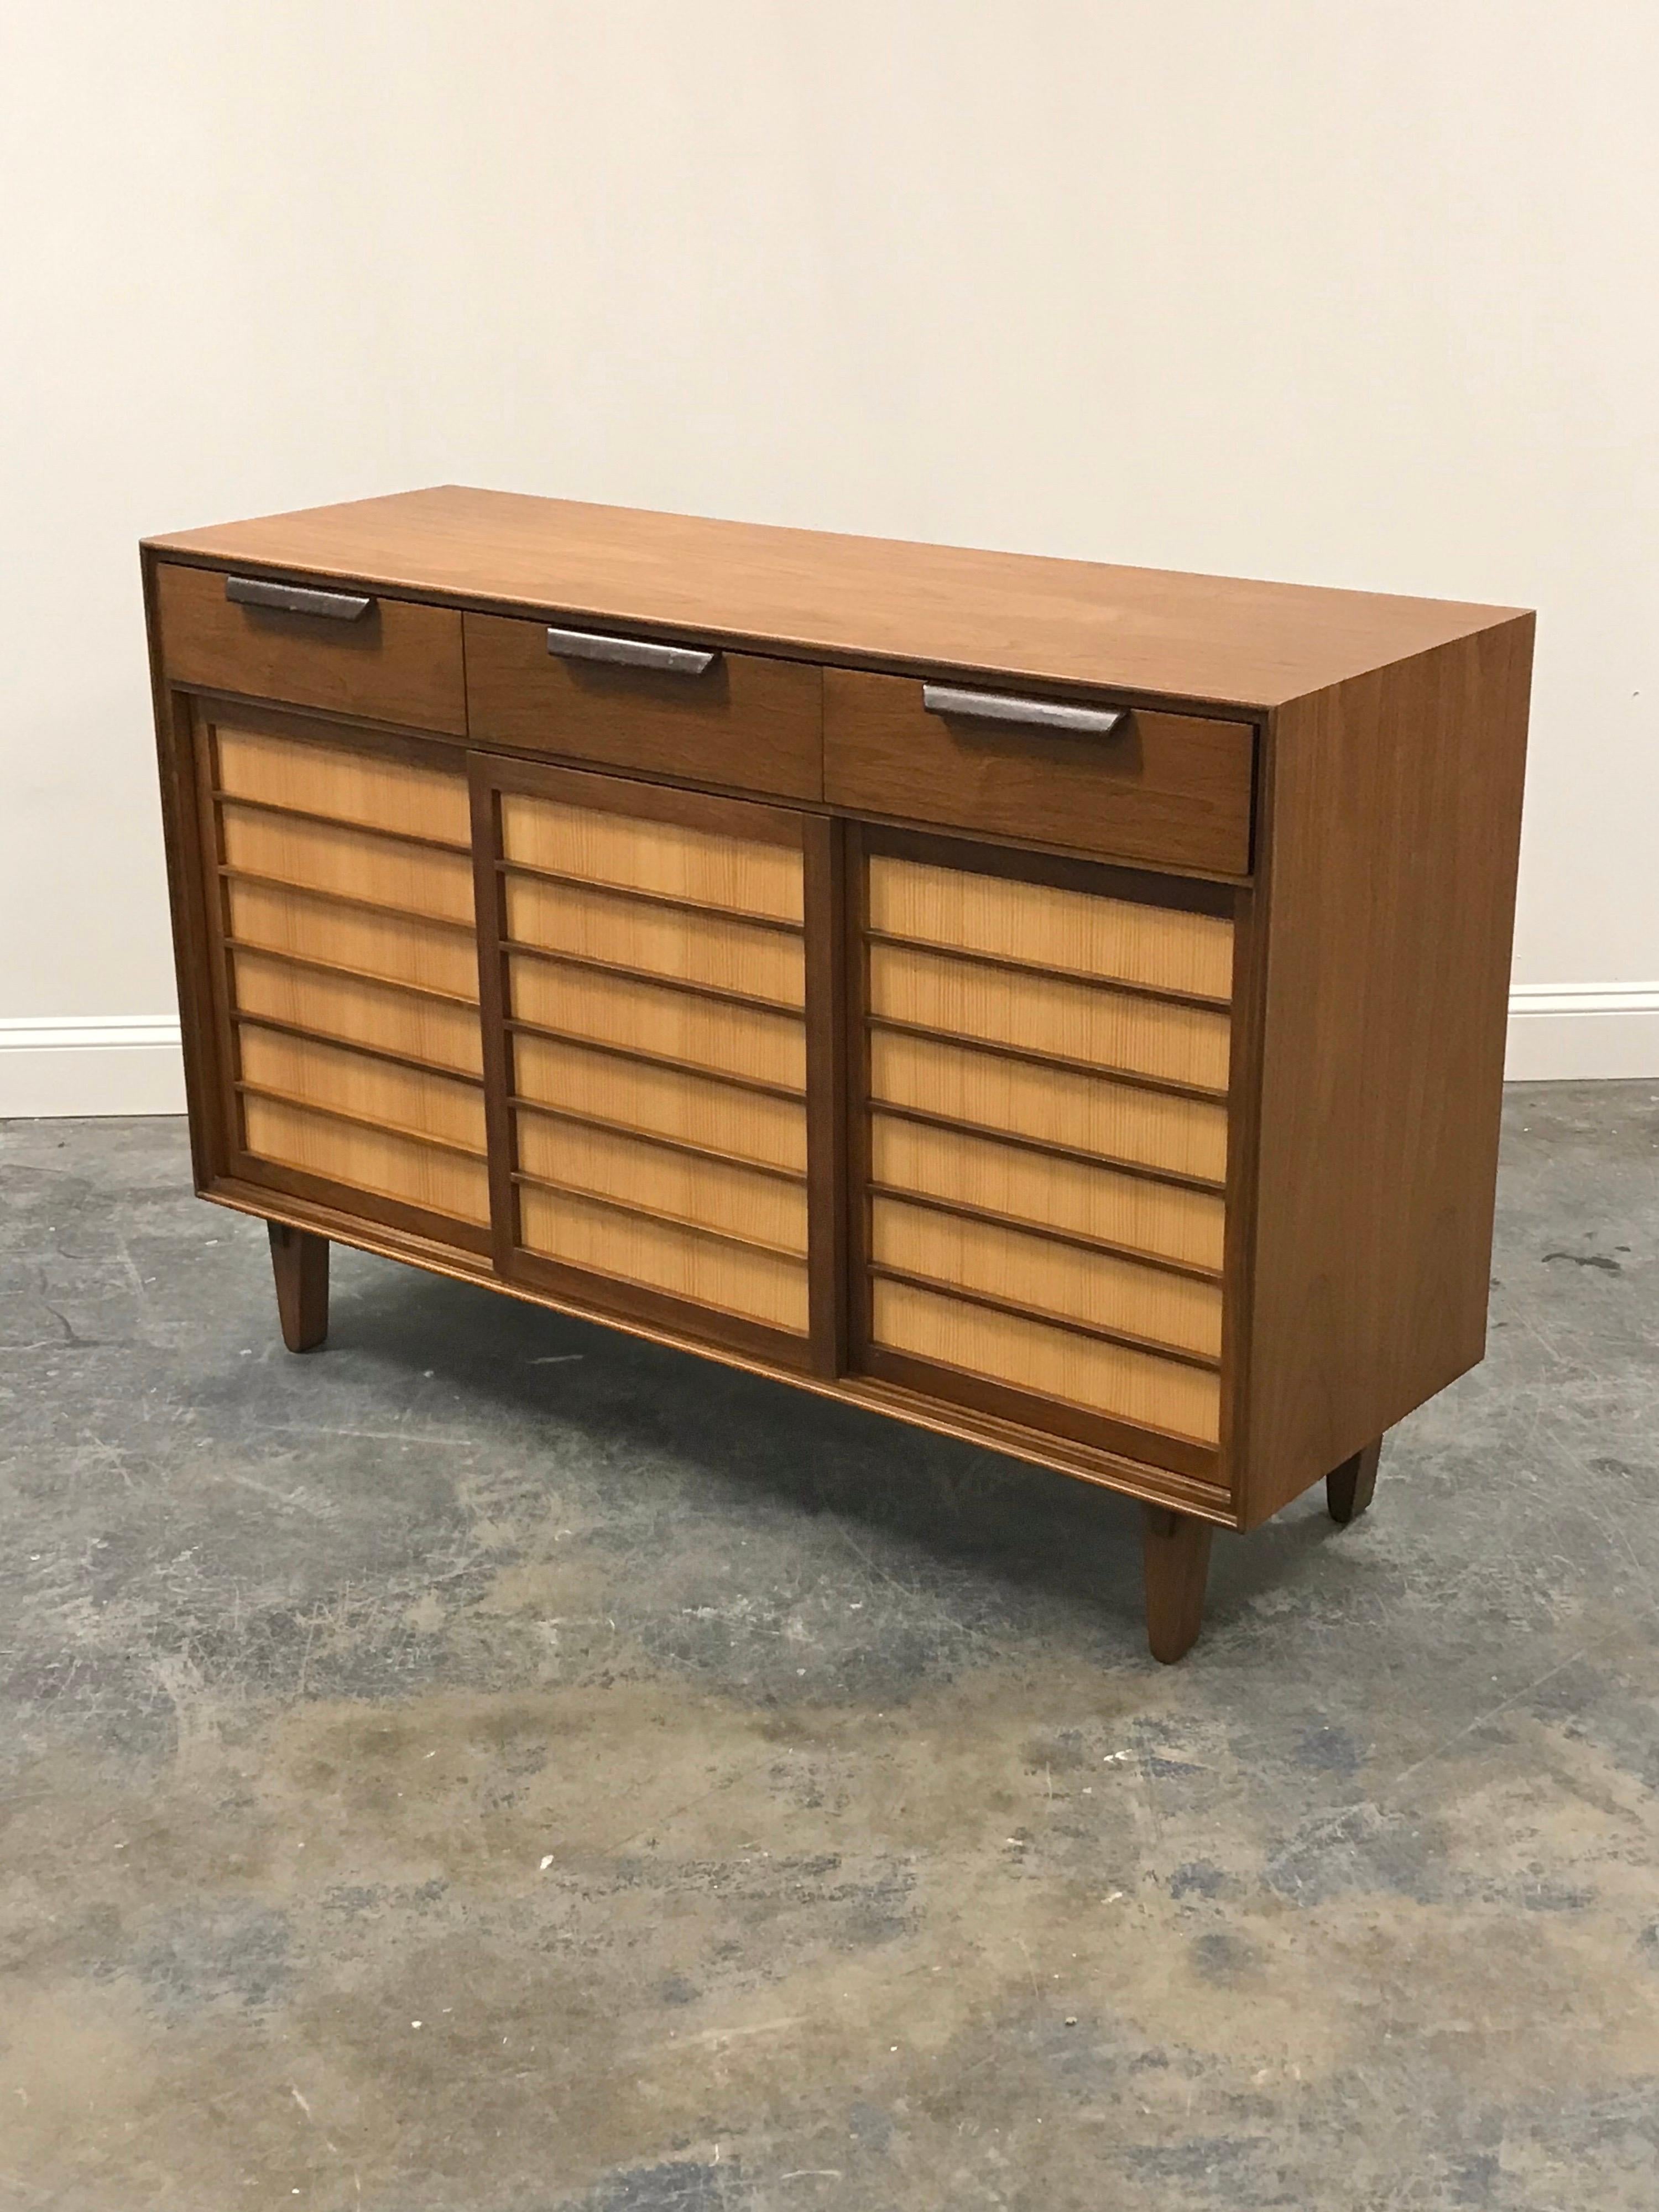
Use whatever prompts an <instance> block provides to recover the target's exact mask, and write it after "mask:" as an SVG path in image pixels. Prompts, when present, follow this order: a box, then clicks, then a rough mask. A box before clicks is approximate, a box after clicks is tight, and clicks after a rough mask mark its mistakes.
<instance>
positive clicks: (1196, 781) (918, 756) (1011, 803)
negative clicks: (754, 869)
mask: <svg viewBox="0 0 1659 2212" xmlns="http://www.w3.org/2000/svg"><path fill="white" fill-rule="evenodd" d="M924 688H925V687H924V686H923V685H922V684H920V683H917V682H915V681H913V680H912V679H911V678H908V677H900V676H868V675H865V674H863V673H861V672H860V671H856V670H848V669H836V668H832V669H827V670H826V671H824V693H823V792H824V797H825V798H826V799H828V800H829V803H830V804H831V805H835V806H845V807H849V808H854V809H856V810H857V811H860V812H867V813H872V814H889V815H897V816H900V817H904V818H907V819H909V820H912V821H916V822H933V823H940V824H943V825H945V826H947V827H949V828H951V829H965V830H969V831H980V832H986V833H989V834H992V835H994V836H1004V837H1020V838H1029V839H1030V840H1031V841H1032V842H1035V843H1038V844H1048V845H1065V846H1069V847H1070V848H1072V849H1073V850H1074V851H1079V852H1088V853H1098V854H1102V855H1103V857H1109V858H1111V859H1114V860H1133V861H1141V862H1147V861H1150V862H1152V863H1153V864H1154V865H1156V866H1164V867H1171V868H1191V869H1194V870H1197V871H1199V872H1202V873H1212V874H1216V875H1227V876H1243V875H1247V874H1248V873H1249V866H1250V804H1251V793H1252V787H1253V783H1254V768H1255V732H1254V731H1253V730H1252V729H1251V727H1250V726H1249V725H1248V724H1247V723H1243V722H1222V721H1209V720H1200V719H1198V718H1196V717H1194V716H1192V715H1188V714H1152V713H1149V712H1146V711H1145V710H1143V709H1141V708H1133V709H1130V710H1128V711H1127V712H1125V713H1124V714H1121V716H1120V717H1119V718H1118V719H1117V720H1116V722H1115V726H1114V727H1113V728H1111V729H1110V731H1109V732H1100V731H1088V730H1084V731H1078V730H1064V729H1054V728H1050V727H1045V726H1042V724H1041V723H1040V722H1037V721H1036V720H1033V721H1031V722H1030V723H1022V722H1020V721H1018V720H1004V719H1000V718H999V719H996V720H992V719H988V718H986V717H983V716H981V715H980V714H962V713H957V712H948V711H947V712H943V713H936V712H931V711H930V710H929V709H928V708H927V705H926V704H925V703H924V700H923V691H924ZM926 688H933V687H926ZM973 696H978V697H981V698H982V697H985V696H993V697H995V696H998V695H984V694H980V695H973ZM1032 703H1033V705H1036V706H1039V707H1048V706H1051V705H1053V704H1055V703H1059V702H1049V701H1035V700H1034V701H1033V702H1032ZM1100 719H1104V717H1101V718H1100Z"/></svg>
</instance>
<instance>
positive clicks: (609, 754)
mask: <svg viewBox="0 0 1659 2212" xmlns="http://www.w3.org/2000/svg"><path fill="white" fill-rule="evenodd" d="M465 635H466V695H467V708H468V712H469V714H470V715H471V729H472V737H473V741H474V742H475V744H501V745H513V746H515V747H518V748H520V750H527V751H528V750H533V751H536V752H545V753H551V754H556V755H559V756H561V757H563V758H565V759H568V760H578V761H592V762H596V763H599V764H600V765H602V766H604V767H606V768H614V769H634V770H636V771H639V772H641V773H643V774H645V775H671V776H675V777H683V778H684V779H685V780H686V781H688V782H694V783H715V784H725V785H728V786H731V787H733V788H735V789H738V790H743V791H757V792H764V793H769V794H775V795H776V796H778V797H780V798H784V799H819V798H821V797H822V796H823V697H822V677H821V673H820V671H819V670H817V668H815V667H811V666H809V665H806V664H805V663H803V662H799V661H792V660H766V659H761V658H760V657H759V656H757V655H756V654H754V653H714V654H712V655H711V656H709V657H708V665H707V666H705V667H702V668H697V667H696V666H694V665H690V664H692V663H695V662H696V660H698V659H701V658H702V656H701V655H699V654H696V653H689V652H688V653H682V654H681V655H680V657H681V659H682V660H683V661H684V663H685V664H687V665H683V666H681V667H679V668H673V667H669V668H661V667H652V666H649V665H637V664H635V665H630V664H629V663H628V662H626V661H617V660H611V659H586V658H584V657H582V652H583V647H584V646H585V644H586V642H587V641H586V639H584V638H583V636H582V635H580V634H578V633H574V632H570V631H560V632H554V633H551V635H554V636H555V637H556V638H557V639H560V640H562V641H563V649H562V650H560V651H557V652H555V651H553V650H551V649H550V646H549V642H548V641H549V636H550V631H549V628H548V625H547V624H546V623H539V622H519V621H515V620H513V619H510V618H507V617H501V616H497V615H473V614H469V615H468V616H467V617H465ZM595 642H598V641H595ZM645 642H646V641H636V640H631V639H628V638H617V639H615V640H611V639H606V640H605V641H604V643H605V645H615V646H617V647H621V648H623V650H626V649H628V648H629V647H638V646H639V645H641V643H645ZM646 650H647V653H649V652H651V651H653V650H656V651H660V648H653V647H650V646H649V644H648V643H647V644H646Z"/></svg>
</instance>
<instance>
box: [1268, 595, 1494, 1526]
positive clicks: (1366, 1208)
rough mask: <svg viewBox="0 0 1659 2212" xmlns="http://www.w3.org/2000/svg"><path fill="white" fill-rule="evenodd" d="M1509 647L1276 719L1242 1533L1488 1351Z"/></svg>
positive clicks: (1423, 660)
mask: <svg viewBox="0 0 1659 2212" xmlns="http://www.w3.org/2000/svg"><path fill="white" fill-rule="evenodd" d="M1532 641H1533V617H1531V616H1530V615H1525V616H1522V617H1517V618H1516V619H1515V620H1514V621H1511V622H1507V623H1501V624H1498V625H1495V626H1494V627H1493V628H1492V629H1486V630H1484V631H1481V632H1480V633H1479V634H1478V635H1475V636H1474V637H1469V638H1465V639H1462V640H1459V641H1457V642H1455V643H1454V644H1451V645H1448V646H1444V647H1440V648H1439V649H1438V650H1437V651H1435V652H1432V653H1425V654H1424V655H1422V656H1421V657H1420V658H1419V659H1414V660H1411V661H1406V662H1401V663H1399V664H1397V665H1395V666H1394V667H1392V668H1388V669H1383V670H1380V671H1376V672H1375V673H1373V674H1371V675H1368V676H1365V677H1362V678H1355V679H1354V680H1352V682H1350V683H1346V684H1341V685H1339V686H1337V687H1335V688H1334V689H1333V690H1329V691H1327V692H1322V693H1321V694H1319V695H1318V696H1316V697H1313V698H1310V699H1307V700H1303V701H1298V702H1296V703H1295V704H1294V705H1292V706H1291V707H1289V708H1284V709H1281V710H1280V712H1279V714H1278V715H1277V716H1276V717H1275V722H1274V727H1273V738H1272V743H1273V761H1272V764H1271V768H1270V771H1269V788H1268V794H1267V805H1268V809H1269V815H1268V850H1267V856H1266V862H1267V903H1268V927H1269V929H1270V933H1271V936H1270V942H1269V947H1268V953H1267V987H1266V994H1265V1004H1264V1010H1263V1030H1262V1035H1261V1125H1260V1140H1259V1142H1260V1150H1259V1160H1260V1166H1259V1181H1258V1188H1257V1194H1256V1196H1257V1210H1256V1221H1255V1269H1254V1282H1255V1297H1254V1304H1253V1313H1252V1323H1251V1343H1250V1352H1249V1359H1250V1378H1249V1401H1248V1402H1249V1415H1248V1437H1249V1443H1248V1452H1247V1455H1246V1459H1245V1468H1246V1475H1245V1483H1246V1490H1245V1498H1244V1516H1245V1521H1246V1524H1247V1525H1253V1524H1254V1523H1255V1522H1260V1521H1261V1520H1264V1519H1265V1518H1266V1517H1267V1516H1268V1515H1269V1514H1270V1513H1273V1512H1274V1511H1276V1510H1278V1508H1279V1506H1281V1505H1282V1504H1285V1502H1286V1501H1287V1500H1288V1499H1290V1498H1294V1497H1295V1496H1297V1493H1298V1492H1301V1491H1303V1490H1304V1489H1305V1488H1306V1487H1307V1486H1308V1485H1309V1484H1310V1483H1311V1482H1315V1481H1316V1480H1318V1479H1319V1478H1320V1477H1321V1476H1322V1475H1324V1474H1328V1472H1329V1470H1330V1469H1331V1468H1334V1467H1335V1466H1336V1465H1338V1464H1339V1462H1341V1461H1342V1460H1344V1459H1346V1457H1347V1456H1348V1455H1350V1454H1351V1453H1352V1452H1355V1451H1358V1449H1360V1448H1361V1447H1362V1446H1363V1445H1364V1444H1365V1443H1369V1442H1370V1440H1371V1439H1372V1438H1373V1437H1376V1436H1379V1435H1380V1434H1381V1433H1382V1431H1383V1430H1384V1429H1386V1428H1388V1427H1389V1425H1391V1424H1392V1423H1393V1422H1395V1421H1397V1420H1400V1419H1402V1418H1403V1416H1404V1415H1405V1414H1407V1413H1409V1412H1411V1410H1412V1408H1413V1407H1415V1406H1418V1405H1420V1404H1421V1403H1422V1402H1423V1401H1424V1400H1425V1398H1429V1397H1431V1396H1432V1395H1434V1393H1435V1392H1436V1391H1437V1390H1439V1389H1443V1387H1444V1386H1445V1385H1446V1384H1447V1383H1450V1382H1451V1381H1453V1380H1454V1379H1455V1377H1456V1376H1459V1375H1461V1374H1462V1373H1463V1372H1464V1371H1465V1370H1466V1369H1468V1368H1469V1367H1472V1366H1474V1364H1476V1362H1477V1361H1478V1360H1479V1359H1480V1358H1481V1356H1482V1354H1483V1352H1484V1350H1485V1346H1486V1295H1487V1287H1488V1271H1489V1267H1490V1263H1491V1248H1492V1206H1493V1193H1494V1187H1495V1182H1496V1176H1497V1161H1498V1113H1499V1106H1500V1102H1501V1095H1502V1085H1503V1071H1504V1030H1505V1024H1506V1017H1507V1000H1508V984H1509V971H1510V939H1511V934H1512V931H1513V924H1514V913H1515V880H1516V862H1517V856H1518V851H1519V843H1520V827H1521V791H1522V772H1523V769H1524V763H1525V752H1526V730H1527V707H1528V686H1529V683H1530V678H1531V667H1532Z"/></svg>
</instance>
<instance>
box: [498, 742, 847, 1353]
mask: <svg viewBox="0 0 1659 2212" xmlns="http://www.w3.org/2000/svg"><path fill="white" fill-rule="evenodd" d="M473 776H474V792H475V797H474V810H475V811H474V823H475V838H476V840H477V854H478V883H479V902H480V912H481V915H486V914H487V921H486V932H485V933H486V939H487V940H488V941H487V945H486V953H485V963H484V967H485V974H486V977H487V978H488V979H489V981H488V985H487V989H489V990H493V991H494V993H495V994H496V998H497V1011H496V1012H495V1014H494V1015H491V1014H490V1013H489V1010H488V1009H487V1020H488V1021H489V1024H490V1026H491V1028H492V1030H498V1031H499V1036H500V1045H499V1051H498V1054H497V1055H496V1058H495V1061H494V1063H493V1066H494V1071H495V1075H496V1078H497V1087H498V1089H499V1091H500V1097H499V1102H498V1103H497V1104H496V1105H495V1109H494V1111H495V1126H494V1129H493V1132H492V1135H493V1139H494V1142H495V1148H496V1152H497V1154H498V1166H497V1177H496V1190H495V1206H496V1223H497V1243H496V1259H497V1265H498V1267H501V1270H502V1271H503V1272H504V1273H510V1274H513V1275H517V1276H519V1277H520V1278H521V1279H525V1280H526V1281H529V1282H533V1283H536V1284H538V1285H541V1286H542V1287H544V1288H547V1289H550V1290H553V1291H558V1292H562V1293H563V1294H565V1295H568V1296H569V1297H572V1298H573V1299H574V1300H577V1301H579V1302H580V1303H584V1304H592V1305H594V1306H596V1307H599V1309H601V1310H608V1311H613V1312H615V1313H617V1314H618V1315H619V1316H623V1317H629V1318H634V1319H637V1320H640V1321H641V1322H651V1323H653V1324H656V1325H659V1326H664V1327H667V1328H678V1329H683V1330H684V1331H685V1332H686V1333H687V1334H694V1335H702V1336H704V1337H705V1338H713V1339H714V1340H718V1341H720V1342H725V1343H729V1344H732V1345H735V1346H743V1347H746V1348H749V1349H752V1350H757V1351H762V1352H765V1353H766V1354H768V1355H769V1356H770V1357H774V1358H783V1359H786V1360H787V1361H789V1362H790V1363H791V1364H807V1363H808V1361H809V1358H811V1332H812V1326H813V1292H812V1265H811V1245H812V1242H813V1240H812V1238H811V1236H810V1235H809V1214H810V1212H811V1206H810V1203H809V1186H810V1181H811V1177H810V1154H811V1135H810V1130H809V1119H810V1116H809V1108H808V1089H809V1085H808V1063H809V1058H810V1057H811V1036H810V1024H809V1020H808V1008H807V958H806V929H807V919H806V917H807V903H808V894H807V883H806V875H807V867H806V855H805V832H804V829H803V825H802V822H801V818H800V817H799V816H798V815H796V814H794V813H793V812H790V811H787V810H783V809H780V808H775V807H771V806H765V805H751V804H749V803H746V802H742V801H735V800H725V799H712V798H708V797H705V796H702V795H694V794H690V793H676V792H667V791H664V790H662V789H661V788H659V787H653V786H647V785H641V784H635V783H632V782H629V781H626V780H624V779H621V778H617V777H607V776H598V775H587V774H586V773H583V772H581V771H578V770H570V769H558V768H552V767H544V766H540V765H531V764H528V763H508V762H504V761H501V760H498V759H495V758H492V757H487V756H483V755H476V756H475V757H474V763H473ZM825 1011H826V1012H827V1013H830V1012H833V1010H825Z"/></svg>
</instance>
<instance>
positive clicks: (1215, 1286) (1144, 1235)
mask: <svg viewBox="0 0 1659 2212" xmlns="http://www.w3.org/2000/svg"><path fill="white" fill-rule="evenodd" d="M976 863H977V864H976ZM858 878H859V880H858V885H857V890H858V895H859V898H860V909H859V920H858V927H857V928H856V931H855V951H854V957H855V960H856V961H857V963H858V973H857V975H856V977H855V979H854V980H855V990H854V1013H855V1018H856V1021H857V1024H858V1026H859V1028H860V1032H861V1034H860V1037H859V1039H858V1040H857V1042H856V1051H855V1085H854V1101H853V1121H854V1142H853V1146H852V1153H853V1161H854V1168H853V1172H854V1179H855V1188H854V1192H853V1218H854V1259H855V1271H854V1284H853V1297H854V1348H855V1354H856V1357H857V1358H858V1361H859V1364H860V1365H862V1366H863V1368H864V1369H865V1370H866V1371H868V1372H870V1373H872V1374H874V1375H875V1376H878V1377H880V1378H882V1379H884V1380H887V1381H890V1382H893V1383H899V1384H901V1385H902V1386H903V1387H906V1388H908V1389H917V1390H924V1391H927V1392H928V1393H930V1394H932V1395H937V1396H940V1397H946V1398H951V1397H954V1398H957V1399H958V1400H960V1401H962V1402H963V1403H966V1404H969V1405H973V1406H976V1407H979V1408H980V1409H981V1411H983V1412H987V1413H994V1414H996V1415H999V1416H1000V1417H1003V1418H1008V1419H1017V1420H1018V1421H1020V1422H1021V1423H1022V1424H1024V1425H1030V1426H1037V1427H1045V1426H1046V1427H1049V1428H1052V1429H1054V1430H1055V1431H1058V1432H1060V1433H1064V1434H1066V1435H1069V1436H1071V1437H1073V1438H1075V1439H1077V1440H1079V1441H1083V1442H1088V1443H1096V1444H1098V1445H1101V1446H1103V1447H1104V1448H1107V1449H1117V1450H1121V1451H1125V1452H1131V1453H1133V1454H1135V1455H1138V1456H1139V1457H1141V1458H1144V1459H1148V1460H1151V1461H1152V1462H1154V1463H1155V1464H1161V1465H1164V1466H1168V1467H1170V1468H1171V1469H1172V1470H1174V1471H1176V1472H1178V1473H1182V1474H1191V1475H1193V1476H1194V1477H1196V1478H1198V1479H1202V1480H1212V1479H1214V1474H1215V1469H1216V1466H1217V1461H1218V1444H1219V1439H1220V1434H1221V1363H1222V1352H1223V1335H1224V1331H1223V1319H1224V1315H1223V1305H1224V1299H1223V1257H1224V1249H1225V1231H1226V1218H1225V1183H1226V1175H1227V1146H1228V1122H1227V1094H1228V1082H1229V1077H1230V1069H1231V1049H1232V1014H1231V994H1232V969H1233V924H1232V921H1231V911H1230V906H1231V898H1230V895H1229V894H1226V893H1224V892H1221V891H1219V890H1211V889H1209V888H1208V887H1206V886H1202V885H1198V886H1192V887H1188V888H1185V889H1183V888H1182V886H1180V885H1178V884H1170V883H1167V882H1166V883H1162V884H1160V883H1157V882H1154V881H1152V880H1150V879H1147V878H1137V877H1134V876H1131V875H1128V874H1127V873H1124V872H1116V871H1109V870H1104V869H1098V870H1096V869H1088V868H1085V867H1082V866H1079V865H1076V864H1068V863H1054V864H1045V863H1043V862H1042V861H1041V860H1036V859H1035V858H1030V857H1027V856H1019V855H1013V854H994V853H988V854H984V855H983V857H982V858H981V856H980V854H978V853H977V852H976V850H975V848H971V847H963V846H961V845H947V844H946V843H945V842H944V841H940V840H933V839H926V838H921V837H916V836H906V835H902V834H901V833H897V832H885V831H880V830H876V829H868V830H866V831H865V832H864V833H863V834H862V837H861V860H860V866H859V870H858Z"/></svg>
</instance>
